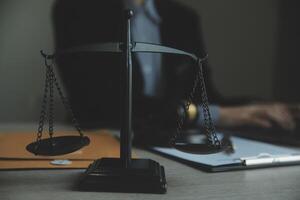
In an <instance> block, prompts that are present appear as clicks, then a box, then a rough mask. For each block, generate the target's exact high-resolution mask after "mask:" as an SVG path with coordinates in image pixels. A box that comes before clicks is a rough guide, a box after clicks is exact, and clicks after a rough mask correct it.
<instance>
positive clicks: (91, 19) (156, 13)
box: [53, 0, 296, 140]
mask: <svg viewBox="0 0 300 200" xmlns="http://www.w3.org/2000/svg"><path fill="white" fill-rule="evenodd" d="M125 8H131V9H133V10H134V16H133V18H132V37H133V41H136V42H146V43H155V44H162V45H164V46H170V47H174V48H177V49H182V50H184V51H187V52H191V53H194V54H196V55H197V56H200V57H204V56H205V55H206V52H205V47H204V43H203V41H202V31H201V26H200V22H199V17H198V16H197V15H196V14H195V12H194V11H193V10H191V9H190V8H187V7H185V6H183V5H181V4H179V3H176V2H174V1H171V0H103V1H97V0H90V1H83V0H63V1H62V0H61V1H57V3H56V5H55V7H54V12H53V14H54V25H55V39H56V49H66V48H71V47H74V46H80V45H86V44H93V43H101V42H110V41H114V42H117V41H120V40H121V38H122V30H123V29H122V22H123V10H124V9H125ZM57 63H58V65H59V71H60V74H61V76H62V79H63V81H64V83H65V85H66V89H67V92H68V94H69V97H70V99H71V103H72V107H73V108H74V111H75V114H76V115H77V116H78V118H79V121H80V123H81V124H82V125H83V126H85V127H95V126H112V127H119V124H120V117H119V112H120V102H119V101H120V99H121V96H120V87H119V85H120V77H119V74H120V66H122V65H121V59H119V57H118V56H116V55H110V54H105V55H99V54H98V55H93V54H91V55H87V54H80V55H77V56H76V57H74V56H65V57H63V58H60V59H58V61H57ZM133 64H134V68H133V78H134V80H133V83H134V84H133V87H134V88H133V95H134V97H133V101H134V104H133V106H134V120H133V121H134V124H135V125H134V127H135V128H137V130H139V128H141V127H144V129H148V128H149V130H148V131H146V132H151V133H147V134H148V135H143V134H142V137H143V138H144V139H145V140H148V139H149V138H151V139H153V138H154V140H168V138H169V137H170V135H168V134H167V135H161V133H158V132H156V130H159V129H168V128H170V127H171V126H172V125H173V126H176V123H175V117H176V109H177V108H176V106H177V105H178V104H180V102H182V101H184V100H186V97H187V95H188V93H189V92H190V90H191V88H192V83H193V80H194V78H195V73H196V71H195V70H196V67H195V66H193V64H192V62H191V61H188V60H187V59H185V58H183V57H180V56H174V55H164V54H163V55H161V54H150V53H135V54H134V55H133ZM210 74H211V72H210V70H209V66H208V65H207V63H205V65H204V76H205V81H206V86H207V92H208V98H209V101H210V106H209V107H210V112H211V115H212V120H213V122H214V124H215V125H216V126H218V127H221V128H235V127H243V126H255V127H261V128H271V127H272V126H273V125H274V124H276V125H278V126H280V127H281V128H283V129H286V130H292V129H294V128H295V126H296V123H295V119H294V117H293V115H292V114H291V112H290V110H289V108H288V105H285V104H282V103H251V99H250V100H246V101H245V100H230V99H229V100H228V99H224V98H223V97H222V96H221V95H220V94H219V93H218V92H217V90H216V89H215V88H214V86H213V83H212V80H211V75H210ZM197 92H198V93H199V92H200V91H199V90H198V91H197ZM200 103H201V101H200V99H199V98H198V99H197V98H196V99H195V100H194V101H193V104H192V106H191V108H190V110H189V111H188V119H187V124H188V128H201V127H203V124H204V116H203V114H202V111H201V106H200ZM154 126H157V127H156V128H154ZM172 128H174V127H172ZM136 132H138V131H136ZM149 134H150V135H149Z"/></svg>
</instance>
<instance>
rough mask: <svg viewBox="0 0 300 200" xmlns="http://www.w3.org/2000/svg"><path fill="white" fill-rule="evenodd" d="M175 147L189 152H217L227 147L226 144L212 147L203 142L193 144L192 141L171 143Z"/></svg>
mask: <svg viewBox="0 0 300 200" xmlns="http://www.w3.org/2000/svg"><path fill="white" fill-rule="evenodd" d="M173 147H174V148H175V149H177V150H178V151H182V152H185V153H191V154H213V153H219V152H222V151H224V150H226V149H227V148H228V146H226V145H225V146H224V145H221V147H214V146H211V145H208V144H205V143H202V144H195V143H194V144H193V143H185V142H178V143H175V144H174V145H173Z"/></svg>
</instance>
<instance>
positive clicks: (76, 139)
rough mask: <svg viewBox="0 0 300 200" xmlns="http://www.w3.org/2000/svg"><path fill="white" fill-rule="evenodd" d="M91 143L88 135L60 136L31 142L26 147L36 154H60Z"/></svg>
mask: <svg viewBox="0 0 300 200" xmlns="http://www.w3.org/2000/svg"><path fill="white" fill-rule="evenodd" d="M89 143H90V139H89V138H88V137H86V136H60V137H53V138H47V139H42V140H41V141H39V142H33V143H30V144H29V145H27V146H26V149H27V151H29V152H31V153H33V154H35V155H40V156H59V155H64V154H68V153H72V152H74V151H77V150H79V149H81V148H82V147H84V146H87V145H89Z"/></svg>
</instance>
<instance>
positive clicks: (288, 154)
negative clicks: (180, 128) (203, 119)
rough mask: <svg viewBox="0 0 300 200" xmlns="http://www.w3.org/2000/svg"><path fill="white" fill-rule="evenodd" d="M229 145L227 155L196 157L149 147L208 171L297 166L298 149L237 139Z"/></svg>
mask: <svg viewBox="0 0 300 200" xmlns="http://www.w3.org/2000/svg"><path fill="white" fill-rule="evenodd" d="M219 135H220V134H219ZM192 137H199V136H192ZM231 142H232V144H233V147H234V152H233V153H231V154H229V153H228V152H227V153H226V152H221V153H217V154H209V155H197V154H190V153H185V152H181V151H178V150H176V149H173V148H165V147H153V148H152V150H154V151H156V152H159V153H161V154H164V155H167V156H171V157H173V158H176V159H177V160H179V161H184V162H185V163H187V164H189V165H193V166H196V167H199V168H202V169H204V170H208V171H211V172H218V171H229V170H238V169H250V168H261V167H273V166H282V165H294V164H300V148H298V149H296V148H288V147H281V146H277V145H272V144H267V143H263V142H258V141H254V140H249V139H244V138H239V137H231Z"/></svg>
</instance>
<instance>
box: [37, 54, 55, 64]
mask: <svg viewBox="0 0 300 200" xmlns="http://www.w3.org/2000/svg"><path fill="white" fill-rule="evenodd" d="M40 53H41V55H42V56H43V57H44V59H45V65H46V66H47V67H50V66H52V65H53V62H54V61H53V60H54V57H55V55H54V54H52V55H51V54H46V53H44V51H43V50H41V51H40Z"/></svg>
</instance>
